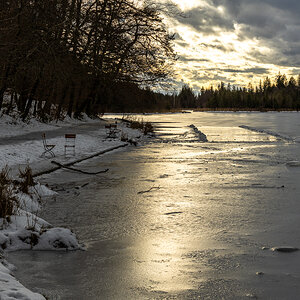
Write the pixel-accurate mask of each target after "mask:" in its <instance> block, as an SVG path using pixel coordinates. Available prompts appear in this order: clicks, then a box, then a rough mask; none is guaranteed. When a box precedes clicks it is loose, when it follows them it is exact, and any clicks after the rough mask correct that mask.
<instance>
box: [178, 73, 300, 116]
mask: <svg viewBox="0 0 300 300" xmlns="http://www.w3.org/2000/svg"><path fill="white" fill-rule="evenodd" d="M177 98H178V100H177V103H178V104H177V105H178V107H181V108H210V109H218V108H233V109H254V110H264V109H270V110H277V109H293V110H299V109H300V75H299V76H298V77H297V80H296V79H295V78H294V77H293V76H292V77H290V78H289V79H288V78H287V76H286V75H284V74H283V75H282V74H278V75H277V76H276V77H275V80H274V81H271V79H270V78H269V77H266V78H265V79H264V80H263V81H260V83H259V85H258V86H256V87H253V86H252V85H251V84H249V85H248V87H247V88H246V87H243V88H238V87H235V86H231V85H230V84H228V85H227V86H225V84H224V83H223V82H221V83H220V84H219V86H218V88H216V89H214V88H213V87H211V88H208V89H205V88H202V89H201V92H200V93H199V94H198V95H196V94H195V93H194V92H193V91H192V89H191V88H190V87H188V86H184V87H183V88H182V90H181V92H180V93H179V95H178V96H177Z"/></svg>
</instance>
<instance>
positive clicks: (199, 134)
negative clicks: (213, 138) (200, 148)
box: [189, 124, 208, 142]
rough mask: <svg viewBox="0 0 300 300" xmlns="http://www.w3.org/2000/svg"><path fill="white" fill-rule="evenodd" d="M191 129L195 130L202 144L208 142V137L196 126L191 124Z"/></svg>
mask: <svg viewBox="0 0 300 300" xmlns="http://www.w3.org/2000/svg"><path fill="white" fill-rule="evenodd" d="M189 127H191V128H192V129H193V130H194V133H195V134H196V135H197V136H198V139H199V141H200V142H208V140H207V137H206V135H205V134H204V133H203V132H201V131H200V130H199V129H198V128H197V127H196V126H195V125H194V124H191V125H190V126H189Z"/></svg>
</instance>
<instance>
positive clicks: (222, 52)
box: [161, 0, 300, 90]
mask: <svg viewBox="0 0 300 300" xmlns="http://www.w3.org/2000/svg"><path fill="white" fill-rule="evenodd" d="M161 1H164V0H161ZM171 1H172V2H174V3H175V4H176V5H177V6H178V8H179V9H180V10H181V11H182V12H183V13H181V14H176V15H175V16H173V17H172V18H169V19H168V21H167V24H168V26H169V28H170V30H171V32H174V33H176V40H175V50H176V52H177V54H178V61H177V63H176V75H175V76H176V81H177V82H179V83H180V82H181V83H182V82H184V83H188V84H189V85H190V86H191V87H193V89H195V90H199V89H200V88H201V86H205V87H208V86H210V85H214V86H217V85H218V84H219V83H220V81H224V82H225V83H231V84H235V85H239V86H240V85H242V86H243V85H244V86H247V85H248V83H249V82H251V83H252V84H258V82H259V80H260V79H263V78H264V77H266V76H269V77H271V78H274V77H275V75H276V74H278V72H281V73H284V74H286V75H288V77H289V76H291V75H294V76H297V75H298V74H299V73H300V2H299V0H171Z"/></svg>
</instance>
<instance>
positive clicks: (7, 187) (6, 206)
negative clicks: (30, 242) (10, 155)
mask: <svg viewBox="0 0 300 300" xmlns="http://www.w3.org/2000/svg"><path fill="white" fill-rule="evenodd" d="M8 172H9V170H8V168H7V167H4V168H3V169H2V171H1V172H0V218H2V219H3V220H4V221H9V218H10V216H11V215H13V214H14V212H15V210H16V209H17V207H18V201H17V199H16V198H15V197H14V193H13V187H12V180H11V179H10V178H9V176H8Z"/></svg>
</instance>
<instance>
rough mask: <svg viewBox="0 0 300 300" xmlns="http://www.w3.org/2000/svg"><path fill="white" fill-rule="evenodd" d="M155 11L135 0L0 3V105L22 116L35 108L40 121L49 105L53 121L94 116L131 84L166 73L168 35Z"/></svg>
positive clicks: (7, 0)
mask: <svg viewBox="0 0 300 300" xmlns="http://www.w3.org/2000/svg"><path fill="white" fill-rule="evenodd" d="M137 3H138V4H137ZM160 9H161V8H160V7H158V6H157V5H154V4H151V3H150V2H148V1H139V2H137V1H134V0H47V1H40V0H31V1H28V0H5V1H1V2H0V110H1V109H2V112H3V111H4V112H6V113H9V111H10V110H11V109H12V106H13V103H16V104H17V108H18V110H19V112H20V113H21V115H22V117H23V119H25V118H26V117H27V115H28V113H29V110H30V109H31V108H32V107H34V114H38V115H39V116H40V117H41V118H42V119H47V117H48V116H49V114H50V109H51V107H52V108H53V106H54V107H55V115H56V118H57V119H59V118H60V115H61V114H62V111H67V113H68V115H70V116H71V115H72V113H73V112H74V113H75V116H76V115H80V114H81V113H82V112H86V113H87V114H88V115H93V114H97V113H99V112H102V111H103V109H104V107H107V106H108V102H107V101H109V99H110V98H109V95H110V94H112V93H115V91H117V90H118V89H123V88H124V87H126V86H127V85H128V84H130V82H131V83H135V84H140V83H153V82H155V81H156V80H160V79H162V78H165V77H166V76H167V75H168V74H169V72H170V64H169V62H170V61H172V60H173V59H174V53H173V49H172V39H173V37H172V36H171V35H169V34H168V32H167V28H166V27H165V25H164V23H163V20H162V17H161V15H160V13H161V11H160ZM134 86H136V85H134ZM7 92H9V93H10V94H11V95H12V96H11V101H10V103H5V107H3V104H4V103H3V99H4V95H5V93H7Z"/></svg>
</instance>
